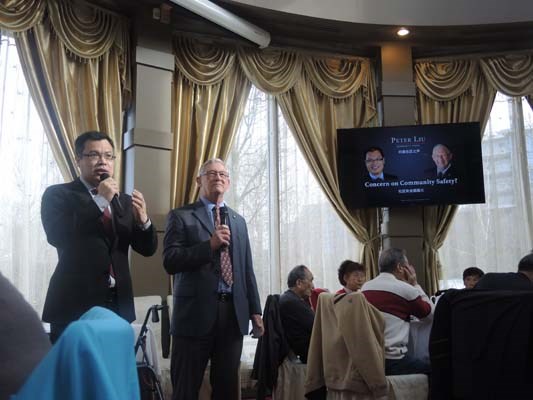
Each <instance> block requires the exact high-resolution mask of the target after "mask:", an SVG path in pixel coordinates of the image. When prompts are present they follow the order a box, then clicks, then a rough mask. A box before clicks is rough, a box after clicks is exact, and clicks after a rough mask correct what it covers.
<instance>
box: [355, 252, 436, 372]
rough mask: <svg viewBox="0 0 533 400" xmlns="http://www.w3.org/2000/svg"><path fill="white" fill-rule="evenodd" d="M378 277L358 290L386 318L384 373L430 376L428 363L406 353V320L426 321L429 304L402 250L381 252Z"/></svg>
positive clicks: (407, 334)
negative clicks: (428, 374) (423, 319)
mask: <svg viewBox="0 0 533 400" xmlns="http://www.w3.org/2000/svg"><path fill="white" fill-rule="evenodd" d="M378 264H379V271H380V274H379V275H378V276H377V277H376V278H374V279H372V280H370V281H368V282H367V283H365V284H364V285H363V288H362V289H361V290H362V292H363V294H364V295H365V296H366V298H367V300H368V301H369V302H370V304H372V305H373V306H374V307H376V308H377V309H378V310H380V311H381V313H382V315H383V317H384V319H385V373H386V374H387V375H405V374H416V373H424V374H427V373H429V370H430V367H429V363H428V362H426V361H423V360H421V359H417V358H415V357H413V356H412V355H410V354H408V353H407V343H408V341H409V329H410V326H409V319H410V317H411V316H414V317H417V318H420V319H422V318H426V317H428V316H430V315H431V313H432V304H431V302H430V300H429V298H428V296H427V295H426V294H425V293H424V291H423V290H422V288H421V287H420V285H418V283H417V281H416V272H415V269H414V267H413V266H412V265H410V264H409V261H408V259H407V256H406V254H405V251H404V250H401V249H395V248H391V249H387V250H383V251H382V253H381V255H380V256H379V260H378Z"/></svg>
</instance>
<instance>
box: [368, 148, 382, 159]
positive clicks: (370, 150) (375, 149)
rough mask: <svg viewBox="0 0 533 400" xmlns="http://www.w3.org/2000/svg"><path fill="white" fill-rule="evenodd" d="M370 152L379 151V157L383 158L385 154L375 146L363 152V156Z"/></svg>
mask: <svg viewBox="0 0 533 400" xmlns="http://www.w3.org/2000/svg"><path fill="white" fill-rule="evenodd" d="M372 151H379V153H380V154H381V157H383V158H385V154H384V153H383V150H381V147H377V146H372V147H369V148H368V149H366V150H365V152H364V153H363V155H364V156H365V157H366V153H370V152H372Z"/></svg>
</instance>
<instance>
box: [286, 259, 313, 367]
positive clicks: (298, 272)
mask: <svg viewBox="0 0 533 400" xmlns="http://www.w3.org/2000/svg"><path fill="white" fill-rule="evenodd" d="M287 286H288V287H289V289H288V290H287V291H286V292H285V293H283V294H282V295H281V296H280V298H279V314H280V317H281V325H282V326H283V331H284V332H285V337H286V338H287V342H289V347H290V348H291V350H292V351H293V352H294V354H296V355H297V356H298V357H299V358H300V360H301V361H302V363H304V364H305V363H307V352H308V351H309V343H310V341H311V332H312V330H313V322H314V320H315V313H314V311H313V309H312V308H311V305H310V303H309V296H311V293H312V291H313V288H314V286H313V274H312V273H311V271H309V269H308V268H307V267H306V266H304V265H298V266H297V267H294V268H293V269H292V270H291V272H289V276H288V277H287Z"/></svg>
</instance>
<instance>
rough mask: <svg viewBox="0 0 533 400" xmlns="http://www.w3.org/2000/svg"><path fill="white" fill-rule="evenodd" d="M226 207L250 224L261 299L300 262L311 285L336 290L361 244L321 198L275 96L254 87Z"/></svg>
mask: <svg viewBox="0 0 533 400" xmlns="http://www.w3.org/2000/svg"><path fill="white" fill-rule="evenodd" d="M227 164H228V169H229V171H230V173H231V187H230V190H229V192H228V194H227V196H226V198H227V201H228V203H229V204H230V206H232V207H233V208H235V209H236V210H237V211H238V212H239V213H240V214H242V215H243V216H244V218H245V219H246V221H247V224H248V230H249V235H250V241H251V246H252V256H253V260H254V270H255V274H256V277H257V281H258V285H259V292H260V296H261V301H263V302H264V301H265V299H266V297H267V295H268V294H270V293H281V292H283V291H285V290H286V288H287V283H286V280H287V274H288V272H289V271H290V270H291V269H292V268H293V267H295V266H296V265H299V264H305V265H306V266H308V267H309V268H310V270H311V271H312V272H313V274H314V276H315V280H314V284H315V286H316V287H325V288H328V289H329V290H330V291H336V290H337V289H339V288H340V284H339V282H338V281H337V268H338V267H339V265H340V263H341V262H342V261H344V260H345V259H352V260H357V259H358V258H359V250H360V245H359V242H358V241H357V240H356V239H355V236H353V234H352V233H351V232H349V230H348V229H347V228H346V226H345V225H344V223H343V222H342V221H341V220H340V218H339V217H338V216H337V214H336V212H335V210H334V209H333V207H332V206H331V204H330V203H329V201H328V200H327V198H326V196H325V195H324V194H323V192H322V190H321V188H320V186H319V184H318V182H317V181H316V179H315V177H314V176H313V174H312V172H311V170H310V169H309V167H308V165H307V162H306V161H305V159H304V157H303V155H302V154H301V152H300V150H299V149H298V145H297V143H296V141H295V139H294V138H293V136H292V133H291V132H290V130H289V128H288V126H287V124H286V122H285V121H284V119H283V116H282V114H281V112H280V111H279V108H277V106H276V103H275V100H274V98H273V97H271V96H269V95H266V94H265V93H263V92H261V91H259V90H258V89H257V88H255V87H253V88H252V90H251V93H250V97H249V99H248V103H247V106H246V111H245V114H244V117H243V121H242V123H241V126H240V129H239V131H238V133H237V135H236V138H235V140H234V143H233V148H232V151H231V153H230V156H229V157H228V160H227Z"/></svg>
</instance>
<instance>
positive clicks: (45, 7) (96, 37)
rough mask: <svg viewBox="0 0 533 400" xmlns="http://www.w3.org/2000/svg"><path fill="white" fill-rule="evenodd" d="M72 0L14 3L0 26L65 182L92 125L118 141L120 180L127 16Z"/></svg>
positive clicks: (2, 10) (2, 11)
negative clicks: (13, 46)
mask: <svg viewBox="0 0 533 400" xmlns="http://www.w3.org/2000/svg"><path fill="white" fill-rule="evenodd" d="M83 4H84V3H79V2H78V3H76V4H72V3H71V2H69V1H66V0H57V1H46V0H13V1H10V2H7V5H4V6H0V26H1V27H2V28H5V29H7V30H11V31H13V32H14V34H15V37H16V43H17V49H18V52H19V56H20V59H21V64H22V66H23V69H24V74H25V77H26V80H27V82H28V87H29V89H30V92H31V94H32V98H33V101H34V103H35V105H36V108H37V110H38V112H39V116H40V118H41V120H42V122H43V126H44V127H45V130H46V133H47V136H48V140H49V143H50V145H51V147H52V151H53V153H54V156H55V158H56V160H57V162H58V165H59V168H60V170H61V173H62V175H63V177H64V178H65V180H69V179H72V178H73V177H75V176H76V175H77V174H78V171H77V167H76V164H75V154H74V141H75V139H76V137H77V136H78V135H79V134H80V133H82V132H84V131H87V130H99V131H103V132H106V133H108V134H109V135H110V136H111V138H112V139H113V141H114V142H115V146H116V150H117V156H118V157H117V161H116V166H115V178H117V179H119V180H120V177H121V158H120V155H121V151H120V150H121V148H122V110H123V106H124V105H125V104H127V102H128V101H129V98H130V92H131V88H130V72H129V71H130V67H129V62H128V59H129V48H128V45H129V30H128V29H129V27H128V22H127V20H125V19H123V18H122V17H119V16H116V15H114V14H112V13H108V12H105V11H103V10H101V9H99V8H93V7H91V6H85V5H83Z"/></svg>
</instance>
